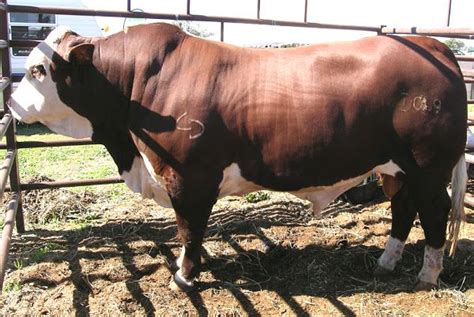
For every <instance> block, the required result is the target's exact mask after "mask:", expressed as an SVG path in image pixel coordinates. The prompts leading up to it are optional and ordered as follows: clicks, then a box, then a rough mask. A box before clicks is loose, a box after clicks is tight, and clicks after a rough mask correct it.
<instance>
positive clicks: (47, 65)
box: [9, 27, 92, 138]
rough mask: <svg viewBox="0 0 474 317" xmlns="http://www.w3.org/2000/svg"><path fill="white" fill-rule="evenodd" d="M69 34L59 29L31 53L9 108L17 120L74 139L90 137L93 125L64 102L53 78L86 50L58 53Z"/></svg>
mask: <svg viewBox="0 0 474 317" xmlns="http://www.w3.org/2000/svg"><path fill="white" fill-rule="evenodd" d="M70 32H71V30H70V29H69V28H66V27H58V28H56V29H55V30H53V31H52V32H51V33H50V34H49V35H48V37H47V38H46V39H45V40H44V42H42V43H40V44H39V45H38V46H37V47H35V48H34V49H33V50H32V52H31V54H30V55H29V56H28V59H27V61H26V65H25V76H24V77H23V79H22V80H21V82H20V84H19V86H18V88H17V89H16V90H15V92H14V93H13V94H12V96H11V99H10V101H9V105H10V108H11V110H12V114H13V116H14V117H15V118H16V119H17V120H20V121H23V122H25V123H33V122H41V123H43V124H44V125H46V126H47V127H48V128H50V129H51V130H53V131H54V132H57V133H60V134H64V135H67V136H71V137H75V138H83V137H91V136H92V125H91V123H90V122H89V120H87V119H86V118H85V117H83V116H81V115H79V114H78V113H77V112H76V111H74V110H73V109H72V108H71V107H70V106H68V105H67V104H65V103H64V102H63V100H61V98H60V96H59V93H58V87H57V82H56V81H57V80H56V78H54V77H55V76H54V74H55V72H57V71H58V69H60V68H67V67H68V64H70V63H71V62H72V59H73V58H74V56H75V55H76V54H81V52H80V51H81V50H83V47H82V48H81V46H80V45H79V46H76V47H73V48H72V49H70V50H68V51H66V52H61V53H59V52H58V46H59V44H60V42H61V40H62V39H64V38H65V36H66V34H68V33H70ZM77 47H79V49H77V52H76V51H75V49H76V48H77ZM65 82H66V83H67V78H65Z"/></svg>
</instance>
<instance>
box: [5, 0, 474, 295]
mask: <svg viewBox="0 0 474 317" xmlns="http://www.w3.org/2000/svg"><path fill="white" fill-rule="evenodd" d="M260 2H261V0H257V6H256V18H233V17H222V16H207V15H193V14H192V13H191V0H187V3H186V5H187V6H186V14H184V15H179V14H176V15H173V14H162V13H148V12H136V11H132V6H131V0H127V11H96V10H85V9H74V8H56V7H34V6H19V5H8V3H7V0H0V50H1V51H2V52H1V53H2V76H4V77H0V92H3V98H4V99H3V100H4V114H3V117H2V119H1V120H0V139H1V138H3V136H6V143H5V144H0V149H6V150H7V154H6V157H5V160H4V162H3V164H2V165H1V167H0V198H1V197H3V193H4V192H5V191H10V192H11V198H10V201H9V203H8V204H7V209H6V214H5V225H4V228H3V231H2V240H1V242H0V291H1V289H2V286H3V280H4V276H5V270H6V264H7V259H8V249H9V246H10V241H11V236H12V233H13V227H14V225H15V222H16V228H17V232H18V233H23V232H24V231H25V226H24V219H23V211H22V204H21V191H23V190H30V189H48V188H59V187H73V186H84V185H100V184H113V183H119V182H122V180H121V179H120V178H119V177H113V178H106V179H89V180H80V181H79V180H74V181H56V182H44V183H34V184H22V183H20V178H19V173H18V160H17V152H18V149H19V148H33V147H56V146H74V145H86V144H94V143H93V142H92V141H91V140H90V139H81V140H71V141H49V142H36V141H28V142H17V141H16V135H15V119H14V118H13V117H12V115H11V113H10V111H9V109H8V105H7V104H6V102H5V101H6V100H8V98H9V97H10V94H11V83H12V82H18V81H20V80H21V77H18V76H14V77H12V76H11V72H10V54H9V48H10V47H34V46H36V45H37V44H38V43H39V42H38V41H33V40H22V41H19V40H9V37H8V12H24V13H50V14H64V15H79V16H107V17H122V18H149V19H165V20H177V21H179V20H183V21H207V22H217V23H220V30H221V34H220V39H221V41H223V40H224V30H225V29H224V24H225V23H244V24H255V25H272V26H291V27H305V28H322V29H336V30H351V31H366V32H373V33H377V34H417V35H428V36H438V37H449V38H463V39H474V29H468V28H450V27H447V28H416V27H413V28H396V27H387V26H383V25H382V26H361V25H341V24H327V23H316V22H309V21H308V0H305V5H304V15H303V21H302V22H294V21H283V20H269V19H261V18H260V8H261V3H260ZM450 12H451V1H450V4H449V11H448V26H449V23H450V22H449V21H450V14H451V13H450ZM458 60H460V61H474V57H459V58H458ZM464 76H465V82H466V83H474V72H466V73H465V74H464ZM469 102H474V100H469ZM8 179H9V180H10V186H8V187H7V186H6V183H7V180H8Z"/></svg>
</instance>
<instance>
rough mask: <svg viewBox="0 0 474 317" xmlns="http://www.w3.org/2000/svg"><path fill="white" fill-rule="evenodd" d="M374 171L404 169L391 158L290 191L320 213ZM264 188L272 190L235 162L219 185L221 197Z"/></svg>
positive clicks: (398, 170) (392, 172)
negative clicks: (359, 172) (357, 172)
mask: <svg viewBox="0 0 474 317" xmlns="http://www.w3.org/2000/svg"><path fill="white" fill-rule="evenodd" d="M373 172H377V173H381V174H386V175H391V176H395V174H396V173H398V172H403V170H402V169H401V168H400V167H399V166H398V165H397V164H395V163H394V162H393V161H392V160H390V161H388V162H387V163H385V164H382V165H378V166H375V167H374V168H373V169H372V170H369V171H367V172H366V173H364V174H362V175H357V176H354V177H352V178H349V179H344V180H340V181H338V182H336V183H334V184H332V185H326V186H311V187H306V188H301V189H299V190H297V191H290V193H291V194H293V195H295V196H297V197H299V198H301V199H305V200H309V201H310V202H311V203H312V204H313V212H314V214H315V215H318V214H320V213H321V211H322V210H323V209H324V208H326V207H327V206H328V205H329V203H331V202H332V201H333V200H334V199H336V198H337V197H338V196H339V195H341V194H342V193H344V192H345V191H347V190H348V189H350V188H352V187H354V186H356V185H358V184H359V183H360V182H362V181H363V180H364V179H365V178H366V177H368V176H369V175H370V174H371V173H373ZM262 189H270V190H272V188H265V187H263V186H260V185H258V184H256V183H253V182H251V181H249V180H247V179H245V178H244V177H243V176H242V173H241V170H240V167H239V166H238V164H236V163H233V164H231V165H230V166H228V167H227V168H226V169H225V170H224V177H223V179H222V182H221V183H220V185H219V198H222V197H225V196H228V195H244V194H247V193H250V192H253V191H257V190H262Z"/></svg>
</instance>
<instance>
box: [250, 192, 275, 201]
mask: <svg viewBox="0 0 474 317" xmlns="http://www.w3.org/2000/svg"><path fill="white" fill-rule="evenodd" d="M244 199H245V200H246V201H247V202H248V203H258V202H260V201H264V200H268V199H270V194H269V193H267V192H263V191H260V192H253V193H249V194H247V195H245V196H244Z"/></svg>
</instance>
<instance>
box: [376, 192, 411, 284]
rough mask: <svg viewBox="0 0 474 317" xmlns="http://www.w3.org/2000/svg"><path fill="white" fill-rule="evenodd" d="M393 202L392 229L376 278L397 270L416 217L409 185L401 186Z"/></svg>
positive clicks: (379, 262)
mask: <svg viewBox="0 0 474 317" xmlns="http://www.w3.org/2000/svg"><path fill="white" fill-rule="evenodd" d="M391 202H392V229H391V231H390V237H389V238H388V241H387V243H386V245H385V250H384V252H383V253H382V255H381V256H380V258H379V259H378V261H377V267H376V269H375V271H374V275H375V276H383V275H387V274H389V273H391V272H392V271H393V270H394V269H395V266H396V264H397V262H398V261H399V260H400V259H401V258H402V253H403V248H404V247H405V241H406V239H407V237H408V234H409V233H410V229H411V227H412V225H413V221H414V219H415V216H416V208H415V204H414V201H413V199H412V197H411V192H410V191H409V190H408V185H407V184H403V185H402V186H401V188H400V189H399V190H398V191H397V192H396V193H395V194H394V196H393V197H392V199H391Z"/></svg>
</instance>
